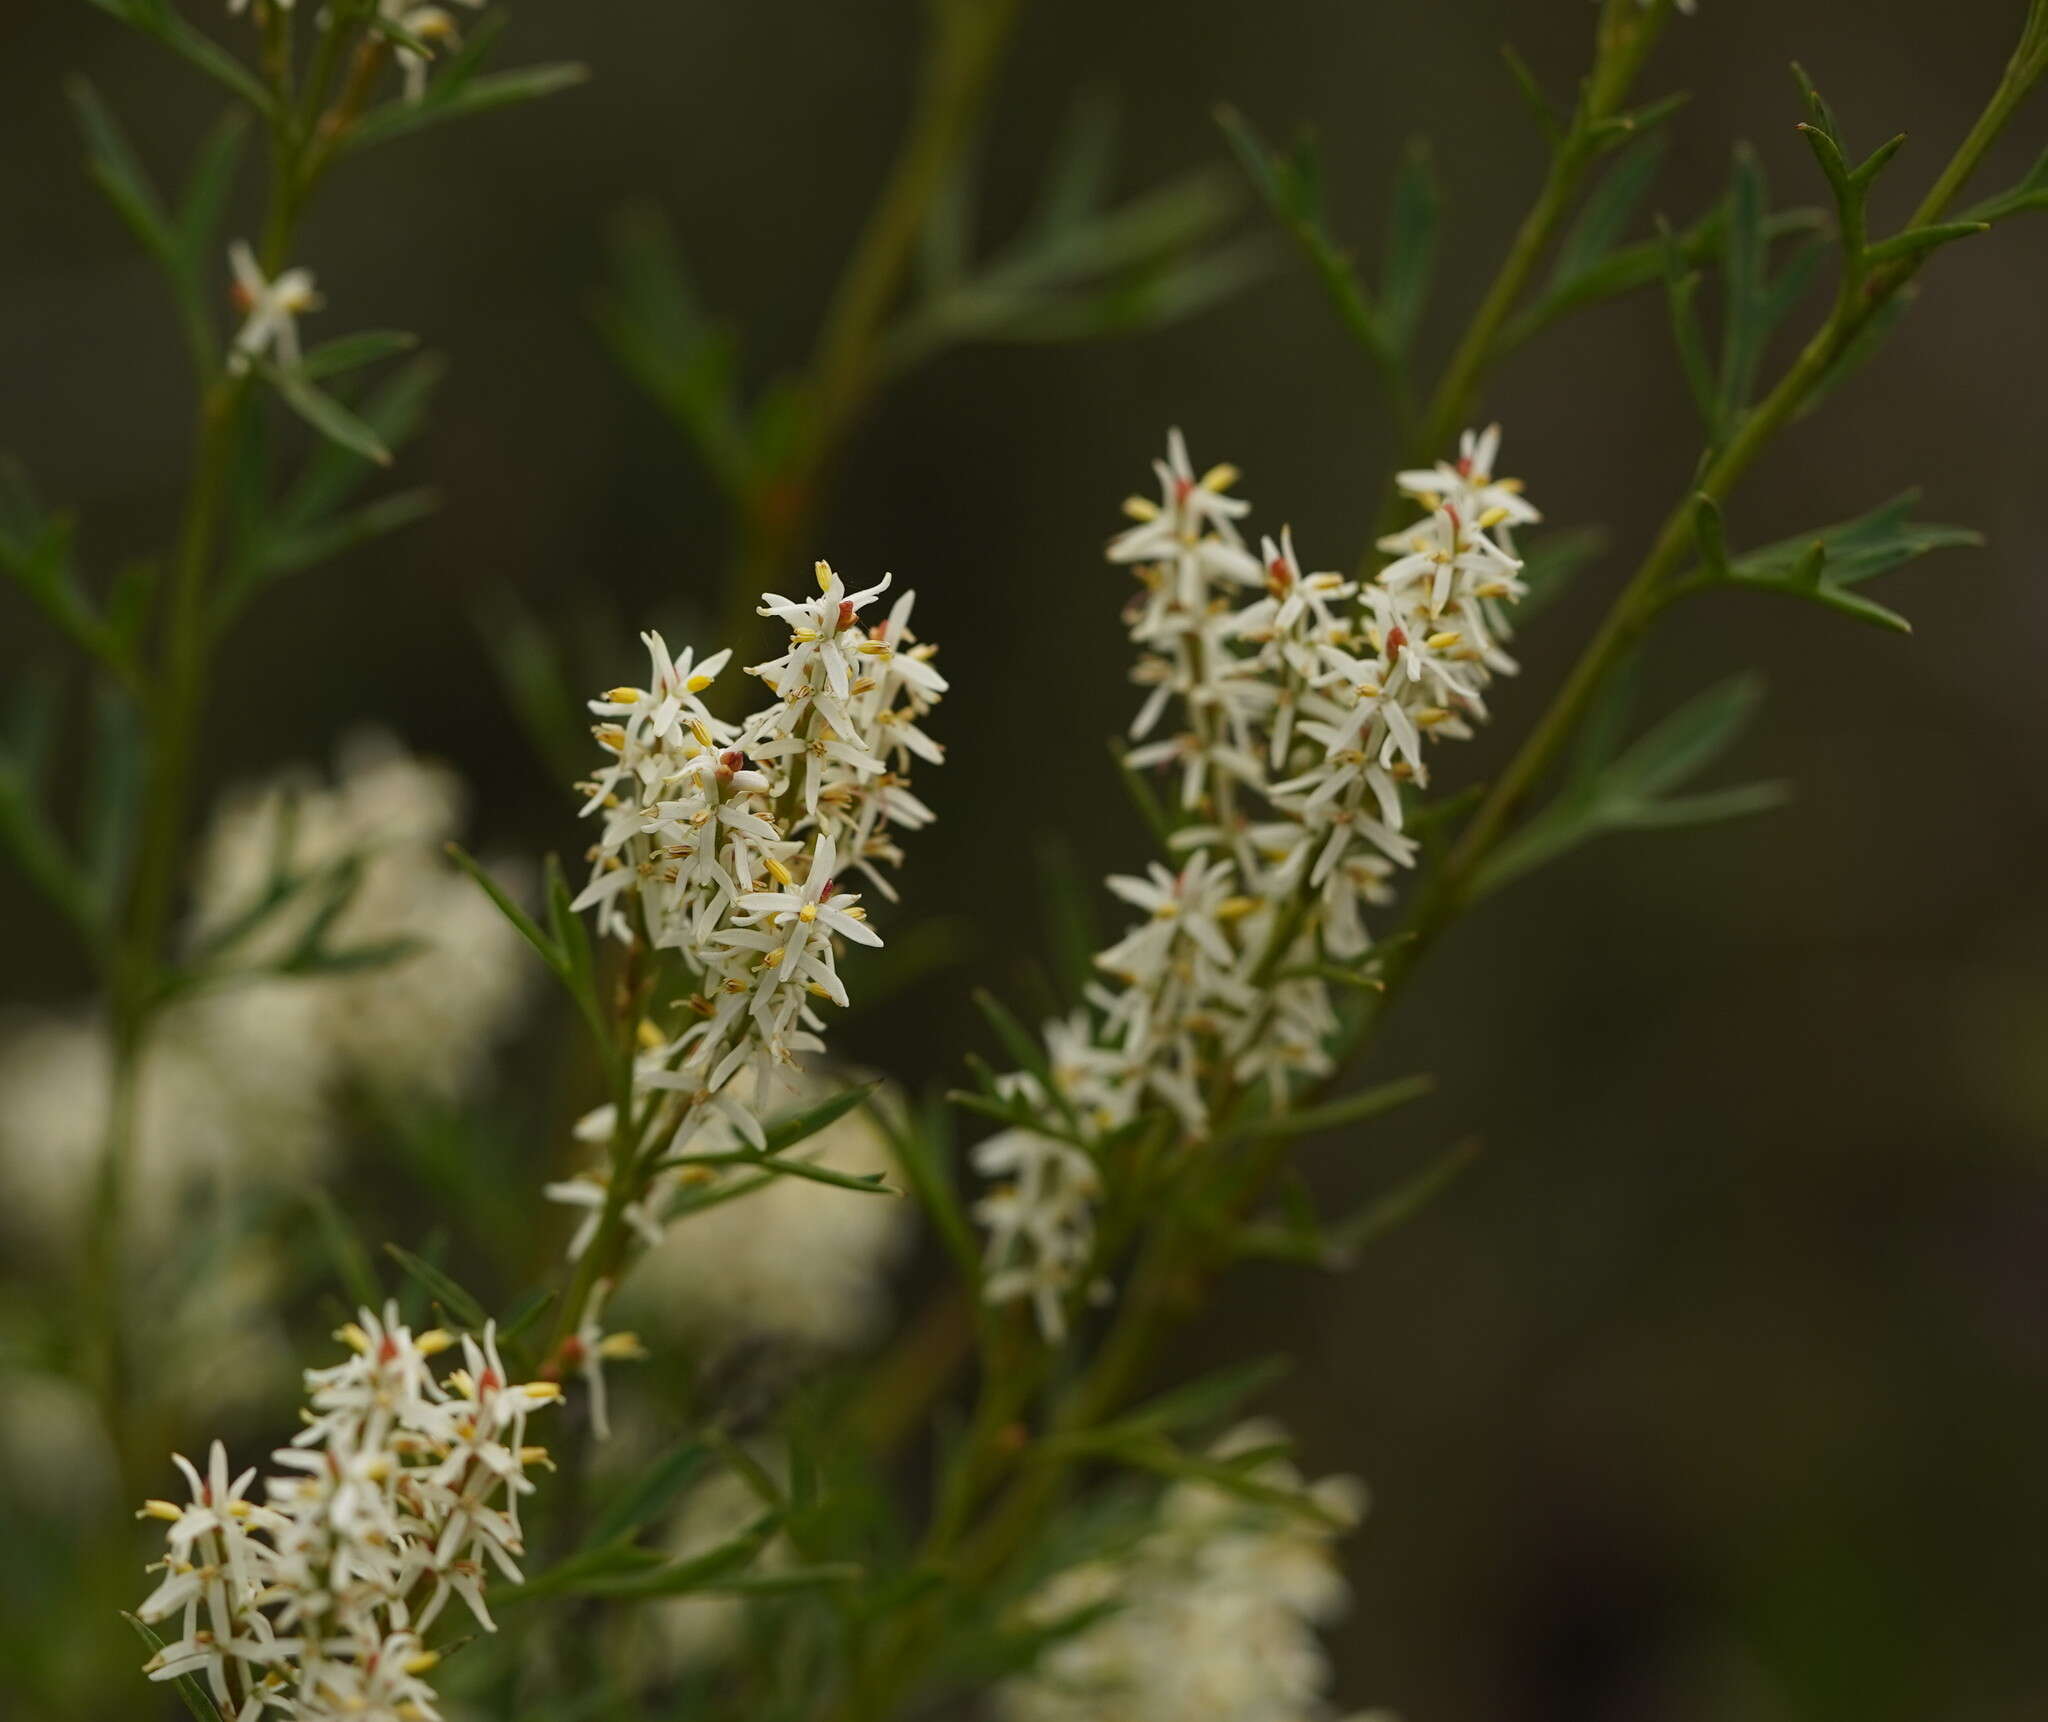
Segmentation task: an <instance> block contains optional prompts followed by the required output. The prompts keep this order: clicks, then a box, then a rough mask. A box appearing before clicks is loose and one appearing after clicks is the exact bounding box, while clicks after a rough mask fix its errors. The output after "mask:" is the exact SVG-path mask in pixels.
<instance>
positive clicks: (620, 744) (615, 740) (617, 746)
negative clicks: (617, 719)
mask: <svg viewBox="0 0 2048 1722" xmlns="http://www.w3.org/2000/svg"><path fill="white" fill-rule="evenodd" d="M590 733H591V734H592V735H594V736H596V737H597V745H598V746H599V747H601V748H603V749H605V750H606V752H608V753H624V752H625V751H626V732H625V731H624V730H622V729H621V728H619V726H618V725H617V724H615V723H601V724H597V725H595V726H594V727H593V728H592V729H591V732H590Z"/></svg>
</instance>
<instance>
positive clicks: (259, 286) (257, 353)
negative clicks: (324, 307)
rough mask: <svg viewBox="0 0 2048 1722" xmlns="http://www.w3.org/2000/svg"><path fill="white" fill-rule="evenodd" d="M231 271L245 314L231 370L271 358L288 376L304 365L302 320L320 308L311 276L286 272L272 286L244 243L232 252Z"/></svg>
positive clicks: (239, 305) (237, 301) (230, 359)
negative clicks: (300, 347)
mask: <svg viewBox="0 0 2048 1722" xmlns="http://www.w3.org/2000/svg"><path fill="white" fill-rule="evenodd" d="M228 267H229V268H230V269H231V270H232V271H233V274H234V278H235V279H234V289H233V297H234V302H235V308H236V309H237V310H239V311H240V312H241V313H242V327H241V329H240V330H239V331H238V332H237V333H236V335H235V342H234V350H233V351H232V352H231V353H230V354H229V357H228V368H229V369H230V370H232V371H245V370H247V369H248V368H249V361H250V360H251V359H257V358H261V357H263V356H264V355H266V354H269V355H270V356H272V357H274V358H275V359H276V361H277V363H278V364H279V365H280V366H282V367H283V368H285V369H286V370H290V369H292V368H294V367H295V366H296V365H297V364H298V362H299V326H298V319H299V318H300V317H302V316H303V315H304V314H305V313H306V312H308V311H317V310H318V309H319V308H320V296H319V294H318V293H316V292H315V291H314V290H313V276H312V272H311V271H310V270H306V269H287V270H285V271H283V273H281V274H280V275H279V276H278V277H277V279H276V280H275V281H272V280H268V279H266V278H265V276H264V274H263V271H262V269H261V268H260V267H259V266H258V264H257V262H256V253H255V252H253V251H251V250H250V249H249V247H248V245H247V244H246V243H244V242H243V241H242V240H239V239H238V240H236V241H235V242H234V243H233V244H232V245H230V246H229V247H228Z"/></svg>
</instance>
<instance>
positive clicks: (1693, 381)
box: [1658, 222, 1719, 435]
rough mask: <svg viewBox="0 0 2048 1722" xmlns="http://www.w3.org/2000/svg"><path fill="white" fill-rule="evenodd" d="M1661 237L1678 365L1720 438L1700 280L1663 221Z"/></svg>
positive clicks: (1712, 430)
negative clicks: (1698, 306) (1698, 304)
mask: <svg viewBox="0 0 2048 1722" xmlns="http://www.w3.org/2000/svg"><path fill="white" fill-rule="evenodd" d="M1658 235H1659V238H1660V240H1661V242H1662V245H1663V257H1664V298H1665V305H1666V308H1667V310H1668V311H1669V313H1670V319H1671V338H1672V340H1673V342H1674V343H1675V344H1676V345H1677V348H1678V359H1679V364H1680V367H1681V368H1682V370H1683V371H1684V373H1685V381H1686V386H1687V387H1688V388H1689V389H1690V390H1691V391H1692V398H1693V404H1694V405H1695V406H1697V407H1698V408H1699V411H1700V417H1701V418H1702V419H1703V420H1704V421H1705V422H1706V426H1707V430H1708V434H1709V435H1717V434H1718V432H1719V419H1718V417H1717V412H1716V407H1717V403H1716V399H1715V384H1714V369H1713V366H1712V365H1711V364H1709V363H1708V361H1707V346H1706V341H1705V339H1704V337H1702V335H1701V334H1700V324H1699V317H1698V314H1697V313H1696V312H1695V310H1694V309H1693V297H1694V295H1695V294H1696V293H1697V292H1698V290H1699V281H1700V278H1699V276H1698V275H1697V274H1696V273H1695V272H1693V271H1692V270H1690V269H1688V268H1687V267H1686V263H1685V254H1684V251H1683V249H1682V248H1681V247H1680V245H1679V243H1678V238H1677V235H1676V234H1674V233H1673V232H1672V231H1671V229H1670V228H1669V227H1668V226H1667V225H1665V224H1664V223H1662V222H1659V223H1658Z"/></svg>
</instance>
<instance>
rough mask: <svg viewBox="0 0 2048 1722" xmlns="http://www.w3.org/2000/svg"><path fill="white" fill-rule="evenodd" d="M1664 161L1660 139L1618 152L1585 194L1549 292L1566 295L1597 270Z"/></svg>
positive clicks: (1560, 251) (1625, 229)
mask: <svg viewBox="0 0 2048 1722" xmlns="http://www.w3.org/2000/svg"><path fill="white" fill-rule="evenodd" d="M1663 163H1664V142H1663V139H1662V138H1659V137H1650V138H1646V139H1644V140H1643V142H1641V143H1640V144H1637V145H1636V146H1635V147H1634V148H1632V149H1628V150H1625V151H1623V152H1622V154H1621V155H1620V157H1619V158H1618V159H1617V160H1616V162H1615V164H1614V166H1613V167H1611V168H1610V169H1608V171H1607V173H1606V175H1605V177H1604V178H1602V180H1601V181H1600V183H1599V184H1598V185H1597V186H1595V187H1594V188H1593V190H1592V192H1591V193H1590V194H1589V195H1588V197H1587V198H1586V202H1585V207H1584V208H1583V209H1581V210H1580V211H1579V216H1578V219H1577V220H1576V221H1575V222H1574V223H1573V224H1572V227H1571V230H1570V232H1568V233H1567V234H1566V235H1565V237H1564V240H1563V242H1562V243H1561V244H1560V245H1559V246H1558V250H1557V262H1556V264H1555V266H1554V267H1553V268H1552V270H1551V274H1550V288H1549V291H1551V292H1552V293H1568V292H1570V291H1571V290H1572V288H1573V287H1574V285H1575V284H1577V283H1579V282H1581V281H1583V280H1584V279H1585V278H1586V277H1587V276H1589V275H1590V274H1591V273H1592V272H1593V270H1595V269H1597V268H1598V267H1599V266H1600V265H1601V264H1602V263H1604V262H1606V261H1607V259H1608V257H1609V256H1610V255H1611V254H1612V252H1613V251H1614V248H1615V247H1616V246H1617V245H1619V244H1620V243H1621V241H1622V239H1623V237H1624V236H1625V235H1626V234H1627V232H1628V228H1629V224H1630V223H1631V222H1632V221H1634V219H1635V217H1636V212H1637V211H1638V210H1639V209H1640V208H1641V207H1642V204H1643V199H1644V198H1646V197H1647V196H1648V195H1649V192H1650V187H1651V186H1652V185H1653V184H1654V183H1655V182H1656V178H1657V170H1658V169H1659V168H1660V167H1661V166H1663Z"/></svg>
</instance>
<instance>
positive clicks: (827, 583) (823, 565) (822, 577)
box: [811, 562, 832, 592]
mask: <svg viewBox="0 0 2048 1722" xmlns="http://www.w3.org/2000/svg"><path fill="white" fill-rule="evenodd" d="M811 572H812V573H814V574H816V575H817V577H818V590H819V591H820V592H829V591H831V589H832V564H831V563H829V562H820V563H819V564H818V565H817V567H815V568H814V569H812V570H811Z"/></svg>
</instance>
